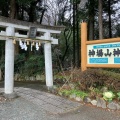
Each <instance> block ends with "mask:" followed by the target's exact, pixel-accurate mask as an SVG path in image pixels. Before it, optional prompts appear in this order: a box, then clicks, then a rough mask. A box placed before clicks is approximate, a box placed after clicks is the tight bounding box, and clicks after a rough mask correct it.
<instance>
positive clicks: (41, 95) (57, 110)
mask: <svg viewBox="0 0 120 120" xmlns="http://www.w3.org/2000/svg"><path fill="white" fill-rule="evenodd" d="M14 90H15V92H16V93H17V95H18V96H20V97H22V98H24V99H26V100H28V101H30V102H32V103H33V104H36V105H38V106H40V108H42V109H44V110H46V111H47V112H48V113H51V114H62V113H68V112H70V111H73V110H77V109H78V108H79V107H80V106H82V104H80V103H77V102H73V101H70V100H67V99H65V98H62V97H59V96H56V95H53V94H50V93H47V92H43V91H39V90H34V89H31V88H24V87H15V89H14ZM0 91H2V90H0Z"/></svg>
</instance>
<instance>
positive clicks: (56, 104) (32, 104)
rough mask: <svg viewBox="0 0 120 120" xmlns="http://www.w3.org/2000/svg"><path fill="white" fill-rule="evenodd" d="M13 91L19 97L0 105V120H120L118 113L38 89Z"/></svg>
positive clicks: (0, 89)
mask: <svg viewBox="0 0 120 120" xmlns="http://www.w3.org/2000/svg"><path fill="white" fill-rule="evenodd" d="M29 86H31V85H29ZM15 91H16V92H17V94H18V95H19V96H20V97H18V98H17V99H14V100H11V101H8V102H3V103H0V120H120V112H117V111H116V112H115V111H108V110H104V109H101V108H96V107H90V106H86V105H82V104H80V103H77V102H73V101H70V100H67V99H64V98H61V97H59V96H55V95H53V94H50V93H47V92H44V91H41V90H38V89H37V90H36V89H32V88H25V87H15ZM0 92H3V88H0Z"/></svg>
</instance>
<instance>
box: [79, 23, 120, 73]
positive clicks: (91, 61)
mask: <svg viewBox="0 0 120 120" xmlns="http://www.w3.org/2000/svg"><path fill="white" fill-rule="evenodd" d="M87 68H120V38H110V39H102V40H92V41H88V40H87V23H85V22H83V23H81V70H82V71H85V70H86V69H87Z"/></svg>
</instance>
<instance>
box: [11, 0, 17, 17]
mask: <svg viewBox="0 0 120 120" xmlns="http://www.w3.org/2000/svg"><path fill="white" fill-rule="evenodd" d="M15 13H16V0H11V1H10V18H12V19H14V18H15Z"/></svg>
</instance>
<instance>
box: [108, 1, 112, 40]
mask: <svg viewBox="0 0 120 120" xmlns="http://www.w3.org/2000/svg"><path fill="white" fill-rule="evenodd" d="M110 7H111V0H108V16H109V38H112V30H111V9H110Z"/></svg>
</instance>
